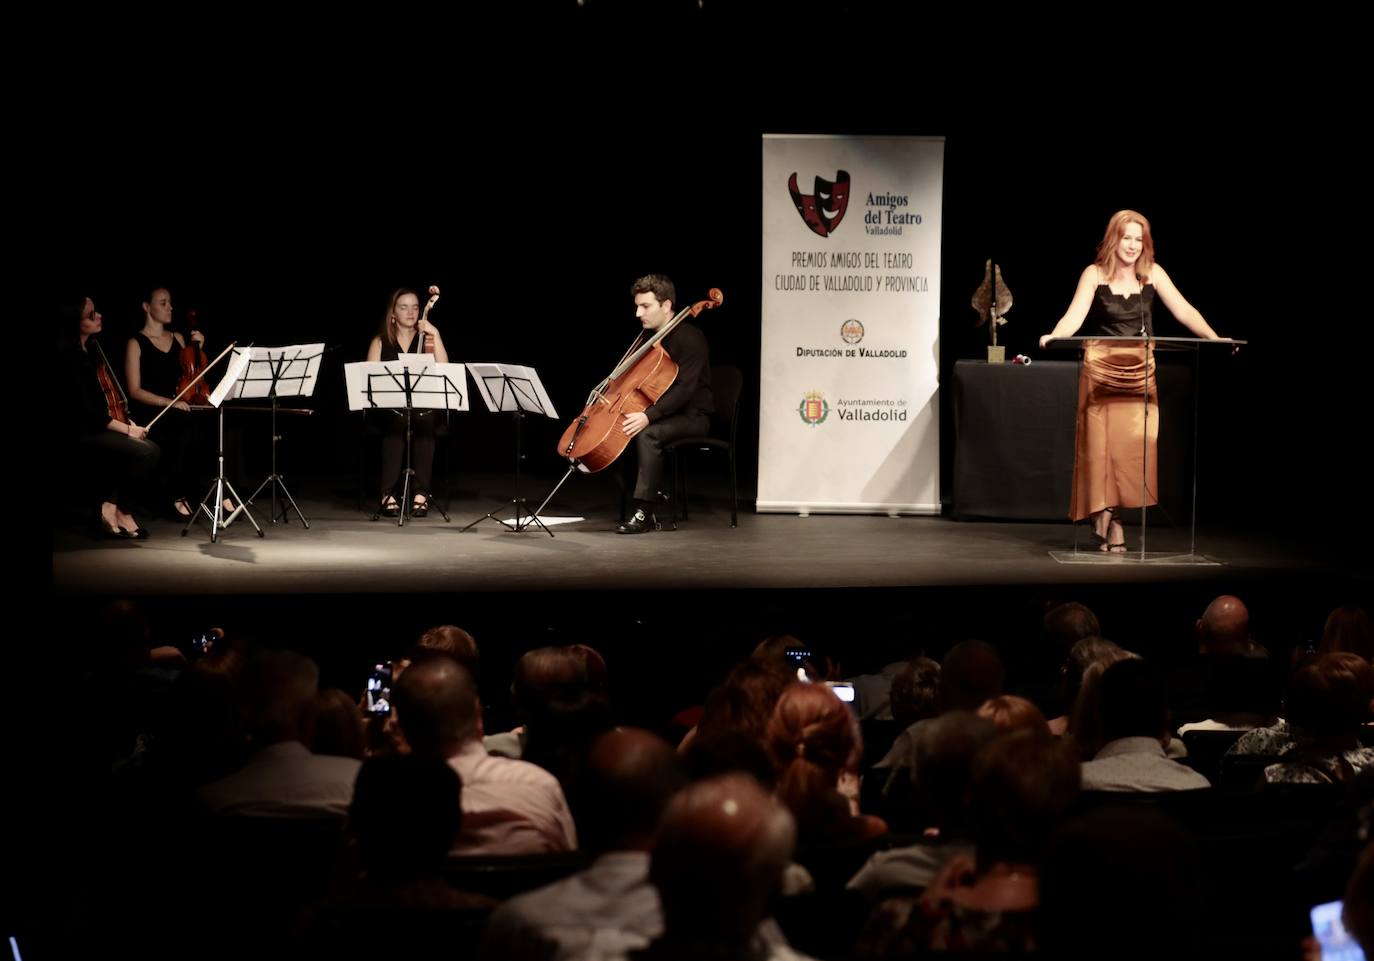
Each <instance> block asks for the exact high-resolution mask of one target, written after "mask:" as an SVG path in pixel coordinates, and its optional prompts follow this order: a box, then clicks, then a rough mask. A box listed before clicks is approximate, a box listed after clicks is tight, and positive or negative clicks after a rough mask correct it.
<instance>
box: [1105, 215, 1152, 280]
mask: <svg viewBox="0 0 1374 961" xmlns="http://www.w3.org/2000/svg"><path fill="white" fill-rule="evenodd" d="M1127 224H1140V257H1139V258H1137V259H1136V262H1135V275H1136V277H1137V279H1139V280H1140V281H1141V282H1142V283H1143V282H1144V281H1146V280H1149V279H1150V270H1151V268H1153V267H1154V265H1155V240H1154V237H1153V236H1152V235H1151V234H1150V222H1149V221H1148V220H1146V219H1145V215H1144V214H1141V213H1137V212H1136V211H1134V210H1118V211H1117V212H1116V213H1114V214H1112V219H1111V220H1109V221H1107V232H1106V233H1105V234H1103V235H1102V243H1100V244H1098V245H1097V259H1096V260H1095V261H1093V262H1094V263H1095V264H1097V266H1098V268H1099V269H1100V270H1101V271H1102V273H1103V274H1104V275H1106V276H1107V278H1108V279H1110V278H1111V277H1112V275H1113V274H1115V273H1116V263H1115V262H1114V259H1113V258H1115V256H1116V245H1117V244H1119V243H1121V238H1122V236H1124V235H1125V233H1126V225H1127Z"/></svg>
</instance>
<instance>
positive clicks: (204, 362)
mask: <svg viewBox="0 0 1374 961" xmlns="http://www.w3.org/2000/svg"><path fill="white" fill-rule="evenodd" d="M196 321H197V317H196V312H195V311H194V310H188V311H187V312H186V326H187V327H188V328H189V329H190V330H195V329H196ZM177 360H178V363H179V364H180V366H181V376H180V377H178V378H177V396H178V397H181V395H182V394H183V393H185V395H186V396H185V397H184V398H182V399H183V400H185V401H186V403H188V404H200V405H202V406H203V405H205V404H208V403H210V385H209V384H208V383H206V381H205V378H204V377H201V376H200V375H201V374H203V373H204V372H205V368H206V367H207V366H209V363H210V359H209V358H208V357H206V356H205V351H203V350H202V349H201V347H200V344H198V343H196V342H195V339H194V338H192V337H190V336H189V335H188V336H187V338H186V346H185V347H183V348H181V353H180V354H179V355H178V357H177ZM197 378H200V379H199V380H197ZM187 387H190V388H191V389H190V391H189V392H187V390H186V388H187Z"/></svg>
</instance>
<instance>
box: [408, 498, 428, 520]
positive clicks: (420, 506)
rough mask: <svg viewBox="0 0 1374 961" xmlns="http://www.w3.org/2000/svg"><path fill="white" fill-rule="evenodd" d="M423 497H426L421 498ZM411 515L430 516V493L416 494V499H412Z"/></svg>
mask: <svg viewBox="0 0 1374 961" xmlns="http://www.w3.org/2000/svg"><path fill="white" fill-rule="evenodd" d="M422 497H423V498H424V500H420V498H422ZM410 516H411V517H428V516H429V495H428V494H416V495H415V499H414V500H412V501H411V502H410Z"/></svg>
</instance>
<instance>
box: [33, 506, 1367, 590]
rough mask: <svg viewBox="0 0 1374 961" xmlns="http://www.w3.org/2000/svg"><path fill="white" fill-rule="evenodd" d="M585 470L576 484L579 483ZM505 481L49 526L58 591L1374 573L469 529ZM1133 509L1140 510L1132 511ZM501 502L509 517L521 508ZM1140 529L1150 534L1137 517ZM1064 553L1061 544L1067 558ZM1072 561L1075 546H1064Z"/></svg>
mask: <svg viewBox="0 0 1374 961" xmlns="http://www.w3.org/2000/svg"><path fill="white" fill-rule="evenodd" d="M570 486H571V485H570ZM500 488H501V484H500V482H499V480H493V481H492V482H491V483H490V484H476V485H474V486H473V489H471V490H468V491H465V492H461V493H460V495H459V496H458V497H456V498H455V499H454V501H453V502H452V503H451V505H450V506H449V514H450V516H451V517H452V522H451V523H445V522H444V520H443V518H442V517H440V516H439V515H438V513H437V512H434V511H431V513H430V516H429V517H427V518H423V519H421V520H416V521H412V522H409V523H407V525H406V526H405V527H403V528H398V527H397V526H396V523H395V521H394V520H392V521H387V520H386V519H382V520H378V521H371V520H369V518H368V515H367V514H363V513H359V512H358V511H357V510H356V508H355V503H354V502H352V501H348V500H346V499H344V498H343V497H340V496H333V497H319V496H314V497H307V498H305V499H302V500H301V508H302V509H303V510H304V511H305V514H306V516H307V518H308V519H309V522H310V529H309V530H305V529H303V528H302V527H301V525H300V524H299V523H298V522H296V521H294V519H293V521H292V522H290V523H280V522H279V523H277V524H275V525H273V524H269V523H266V515H267V513H268V510H267V506H266V504H264V503H260V504H259V505H255V508H254V510H255V515H256V516H257V519H258V522H259V523H260V524H262V526H263V528H264V530H265V532H266V536H264V537H262V538H259V537H258V536H257V535H256V533H255V532H254V531H253V529H252V527H251V525H249V524H248V523H247V522H246V521H245V520H244V519H243V518H239V519H237V520H236V521H235V522H234V524H233V525H232V526H231V527H230V528H229V529H228V530H227V531H225V532H224V533H222V534H221V536H220V539H219V541H218V542H217V543H211V541H210V537H209V526H208V524H207V523H205V522H201V523H198V524H197V526H196V527H194V528H193V529H192V530H191V532H190V533H189V534H187V535H186V536H184V537H183V536H181V527H182V525H181V524H178V523H176V522H173V521H171V520H152V521H151V522H148V521H145V525H146V526H147V527H148V529H149V531H150V533H151V537H150V538H149V539H147V540H143V541H117V540H97V539H95V538H93V537H91V536H90V535H89V534H88V533H86V532H85V531H80V530H67V529H58V530H55V531H54V534H53V555H52V558H53V586H54V589H55V591H56V592H58V593H59V594H66V593H71V594H125V595H178V594H238V595H260V594H356V593H402V594H404V593H413V592H419V593H429V592H445V593H453V592H458V593H488V592H497V593H500V592H512V591H519V592H538V591H569V590H607V591H616V590H626V589H652V590H733V589H805V590H811V589H833V588H845V589H854V588H924V587H938V586H944V585H948V586H954V585H977V584H1008V585H1036V584H1044V585H1072V584H1102V585H1107V584H1130V583H1142V584H1148V583H1157V582H1161V581H1169V582H1180V581H1185V582H1206V581H1209V580H1216V581H1235V580H1248V579H1251V578H1255V577H1261V578H1264V577H1269V576H1273V575H1284V574H1301V575H1305V576H1309V577H1310V576H1318V577H1320V576H1322V574H1323V572H1325V573H1327V574H1331V575H1334V576H1337V577H1354V578H1357V579H1358V578H1361V577H1368V576H1370V571H1371V568H1370V566H1369V564H1368V562H1367V561H1365V562H1364V564H1363V567H1357V566H1354V565H1353V564H1352V562H1351V561H1350V560H1342V559H1340V558H1334V557H1331V556H1330V555H1329V554H1328V553H1327V552H1326V551H1325V549H1323V548H1318V547H1314V546H1312V545H1307V544H1302V543H1297V542H1291V541H1285V540H1283V539H1276V538H1275V537H1273V536H1270V535H1268V534H1266V533H1265V532H1263V531H1261V530H1258V529H1257V530H1255V531H1253V532H1245V531H1214V530H1200V531H1199V532H1198V536H1197V548H1196V551H1197V554H1199V555H1202V556H1204V557H1205V558H1206V559H1207V560H1208V561H1211V562H1214V563H1208V564H1197V563H1178V562H1177V555H1179V554H1185V553H1187V552H1188V550H1189V532H1188V531H1187V530H1186V529H1178V528H1166V527H1156V528H1151V529H1150V530H1149V531H1148V533H1147V540H1148V550H1149V554H1150V559H1149V561H1148V562H1146V563H1141V562H1140V560H1139V555H1138V554H1130V555H1125V556H1121V557H1111V558H1104V557H1102V556H1100V555H1098V554H1096V553H1094V545H1093V544H1092V543H1091V540H1090V538H1089V537H1088V536H1087V531H1086V528H1085V527H1082V526H1080V527H1079V528H1078V529H1077V530H1078V540H1079V543H1078V549H1079V550H1080V551H1082V552H1084V553H1085V554H1086V555H1087V556H1086V557H1081V558H1079V560H1080V561H1090V562H1091V563H1063V562H1062V561H1063V560H1064V559H1065V558H1064V557H1063V554H1062V552H1065V551H1072V550H1073V548H1074V534H1075V529H1074V527H1073V526H1072V525H1070V524H1068V523H1067V522H1066V523H1063V524H1037V523H995V522H964V521H953V520H949V519H947V518H940V517H895V518H894V517H871V516H858V517H851V516H837V515H813V516H809V517H798V516H793V515H777V514H771V515H757V514H753V513H749V512H742V513H741V514H740V518H739V527H738V528H735V529H732V528H731V527H730V526H729V505H728V500H726V499H724V498H720V497H713V498H711V499H710V500H709V502H707V501H703V500H699V499H694V500H693V503H692V507H693V509H692V514H691V518H690V519H689V520H687V521H684V522H681V523H679V525H678V529H677V530H675V531H662V532H655V533H650V534H644V535H639V536H623V535H617V534H616V533H614V528H615V525H616V522H617V521H618V509H617V505H616V504H615V503H614V501H613V500H611V499H608V498H607V497H606V496H605V491H604V489H598V488H591V489H590V492H588V491H587V490H586V489H584V491H583V493H582V494H581V500H580V502H579V501H578V500H577V496H578V495H576V494H571V495H563V494H561V493H560V497H559V498H558V499H556V500H555V502H554V503H553V504H552V505H551V507H550V509H549V510H548V511H547V513H548V514H549V515H550V516H551V517H567V516H581V517H583V518H584V519H583V520H581V521H578V522H576V523H567V524H558V525H555V526H553V528H552V530H553V532H554V534H555V536H553V537H550V536H549V535H548V534H545V533H543V532H541V531H539V530H537V529H533V528H531V529H530V530H527V531H525V532H522V533H514V532H511V531H508V530H506V529H504V528H502V527H501V526H499V525H498V524H496V523H494V522H491V521H486V522H483V523H482V524H479V525H478V526H477V527H474V528H473V529H471V530H469V531H467V532H466V533H463V532H461V531H460V529H461V528H462V527H463V526H464V525H466V524H468V523H469V522H471V521H472V520H474V519H475V518H478V517H481V516H482V515H483V514H484V513H485V512H486V511H489V510H493V509H495V508H496V507H497V506H498V505H499V503H500V501H499V497H496V496H483V495H480V494H478V493H477V491H478V490H491V491H496V490H500ZM1133 513H1134V512H1133ZM503 516H509V515H508V513H507V514H506V515H503ZM1127 540H1128V543H1129V544H1130V545H1131V547H1132V549H1133V550H1135V551H1138V549H1139V543H1140V539H1139V529H1138V527H1137V526H1136V525H1134V524H1131V525H1130V526H1128V528H1127ZM1052 552H1058V553H1059V555H1060V560H1059V561H1057V560H1056V559H1055V557H1054V556H1052ZM1068 559H1069V560H1073V558H1068Z"/></svg>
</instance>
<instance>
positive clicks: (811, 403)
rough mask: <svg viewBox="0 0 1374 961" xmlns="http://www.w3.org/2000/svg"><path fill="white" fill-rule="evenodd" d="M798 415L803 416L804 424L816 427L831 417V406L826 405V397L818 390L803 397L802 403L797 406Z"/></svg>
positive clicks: (808, 392)
mask: <svg viewBox="0 0 1374 961" xmlns="http://www.w3.org/2000/svg"><path fill="white" fill-rule="evenodd" d="M797 413H798V414H800V415H801V419H802V421H803V422H804V423H806V424H810V425H811V426H812V427H815V426H816V425H817V424H824V423H825V419H826V418H827V417H829V416H830V405H829V404H827V403H826V401H825V396H824V395H823V394H821V392H820V391H818V390H811V391H807V392H806V395H805V396H804V397H802V402H801V403H800V404H798V405H797Z"/></svg>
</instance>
